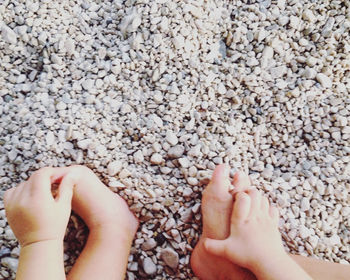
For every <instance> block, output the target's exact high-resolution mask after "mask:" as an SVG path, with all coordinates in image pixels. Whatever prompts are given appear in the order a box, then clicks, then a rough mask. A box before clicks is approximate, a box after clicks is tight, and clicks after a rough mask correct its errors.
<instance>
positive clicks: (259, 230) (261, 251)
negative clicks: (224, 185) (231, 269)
mask: <svg viewBox="0 0 350 280" xmlns="http://www.w3.org/2000/svg"><path fill="white" fill-rule="evenodd" d="M204 246H205V247H206V249H207V250H208V251H209V252H211V253H214V254H216V255H217V254H221V253H224V254H225V256H224V257H226V258H228V259H229V260H230V261H232V262H234V263H236V264H238V265H240V266H243V267H246V268H248V269H251V268H252V267H254V266H255V265H256V264H257V263H261V262H262V261H265V259H266V257H267V255H268V256H269V257H270V258H271V257H274V258H277V259H278V258H280V257H281V256H284V255H286V253H285V251H284V250H283V245H282V240H281V235H280V233H279V231H278V211H277V209H276V208H275V207H273V206H270V205H269V202H268V200H267V198H266V197H263V196H262V195H261V194H260V193H259V191H258V190H257V189H253V190H249V191H247V192H238V193H236V201H235V203H234V205H233V211H232V215H231V233H230V236H229V237H228V238H227V239H225V240H222V241H219V240H213V239H207V240H206V241H205V243H204Z"/></svg>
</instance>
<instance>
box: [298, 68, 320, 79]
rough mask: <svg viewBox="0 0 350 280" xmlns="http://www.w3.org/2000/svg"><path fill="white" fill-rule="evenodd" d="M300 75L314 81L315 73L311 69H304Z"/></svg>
mask: <svg viewBox="0 0 350 280" xmlns="http://www.w3.org/2000/svg"><path fill="white" fill-rule="evenodd" d="M302 75H303V77H305V78H307V79H310V80H311V79H315V77H316V75H317V72H316V70H315V69H313V68H306V69H305V71H304V72H303V74H302Z"/></svg>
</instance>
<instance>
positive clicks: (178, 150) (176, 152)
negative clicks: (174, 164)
mask: <svg viewBox="0 0 350 280" xmlns="http://www.w3.org/2000/svg"><path fill="white" fill-rule="evenodd" d="M184 152H185V148H184V146H182V145H176V146H174V147H171V148H170V149H169V150H168V155H169V157H170V158H179V157H181V156H182V155H183V153H184Z"/></svg>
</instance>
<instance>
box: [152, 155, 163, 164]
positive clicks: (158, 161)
mask: <svg viewBox="0 0 350 280" xmlns="http://www.w3.org/2000/svg"><path fill="white" fill-rule="evenodd" d="M150 161H151V163H153V164H161V163H162V162H163V157H162V155H161V154H158V153H154V154H153V155H152V156H151V159H150Z"/></svg>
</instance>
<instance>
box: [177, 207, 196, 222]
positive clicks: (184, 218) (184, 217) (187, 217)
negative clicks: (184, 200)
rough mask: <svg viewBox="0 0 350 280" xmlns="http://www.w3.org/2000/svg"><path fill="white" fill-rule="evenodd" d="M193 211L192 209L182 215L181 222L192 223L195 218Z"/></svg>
mask: <svg viewBox="0 0 350 280" xmlns="http://www.w3.org/2000/svg"><path fill="white" fill-rule="evenodd" d="M193 213H194V212H193V211H192V209H191V208H188V209H186V210H185V211H183V212H182V213H181V217H180V220H181V221H183V222H184V223H190V222H191V221H192V217H193Z"/></svg>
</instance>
